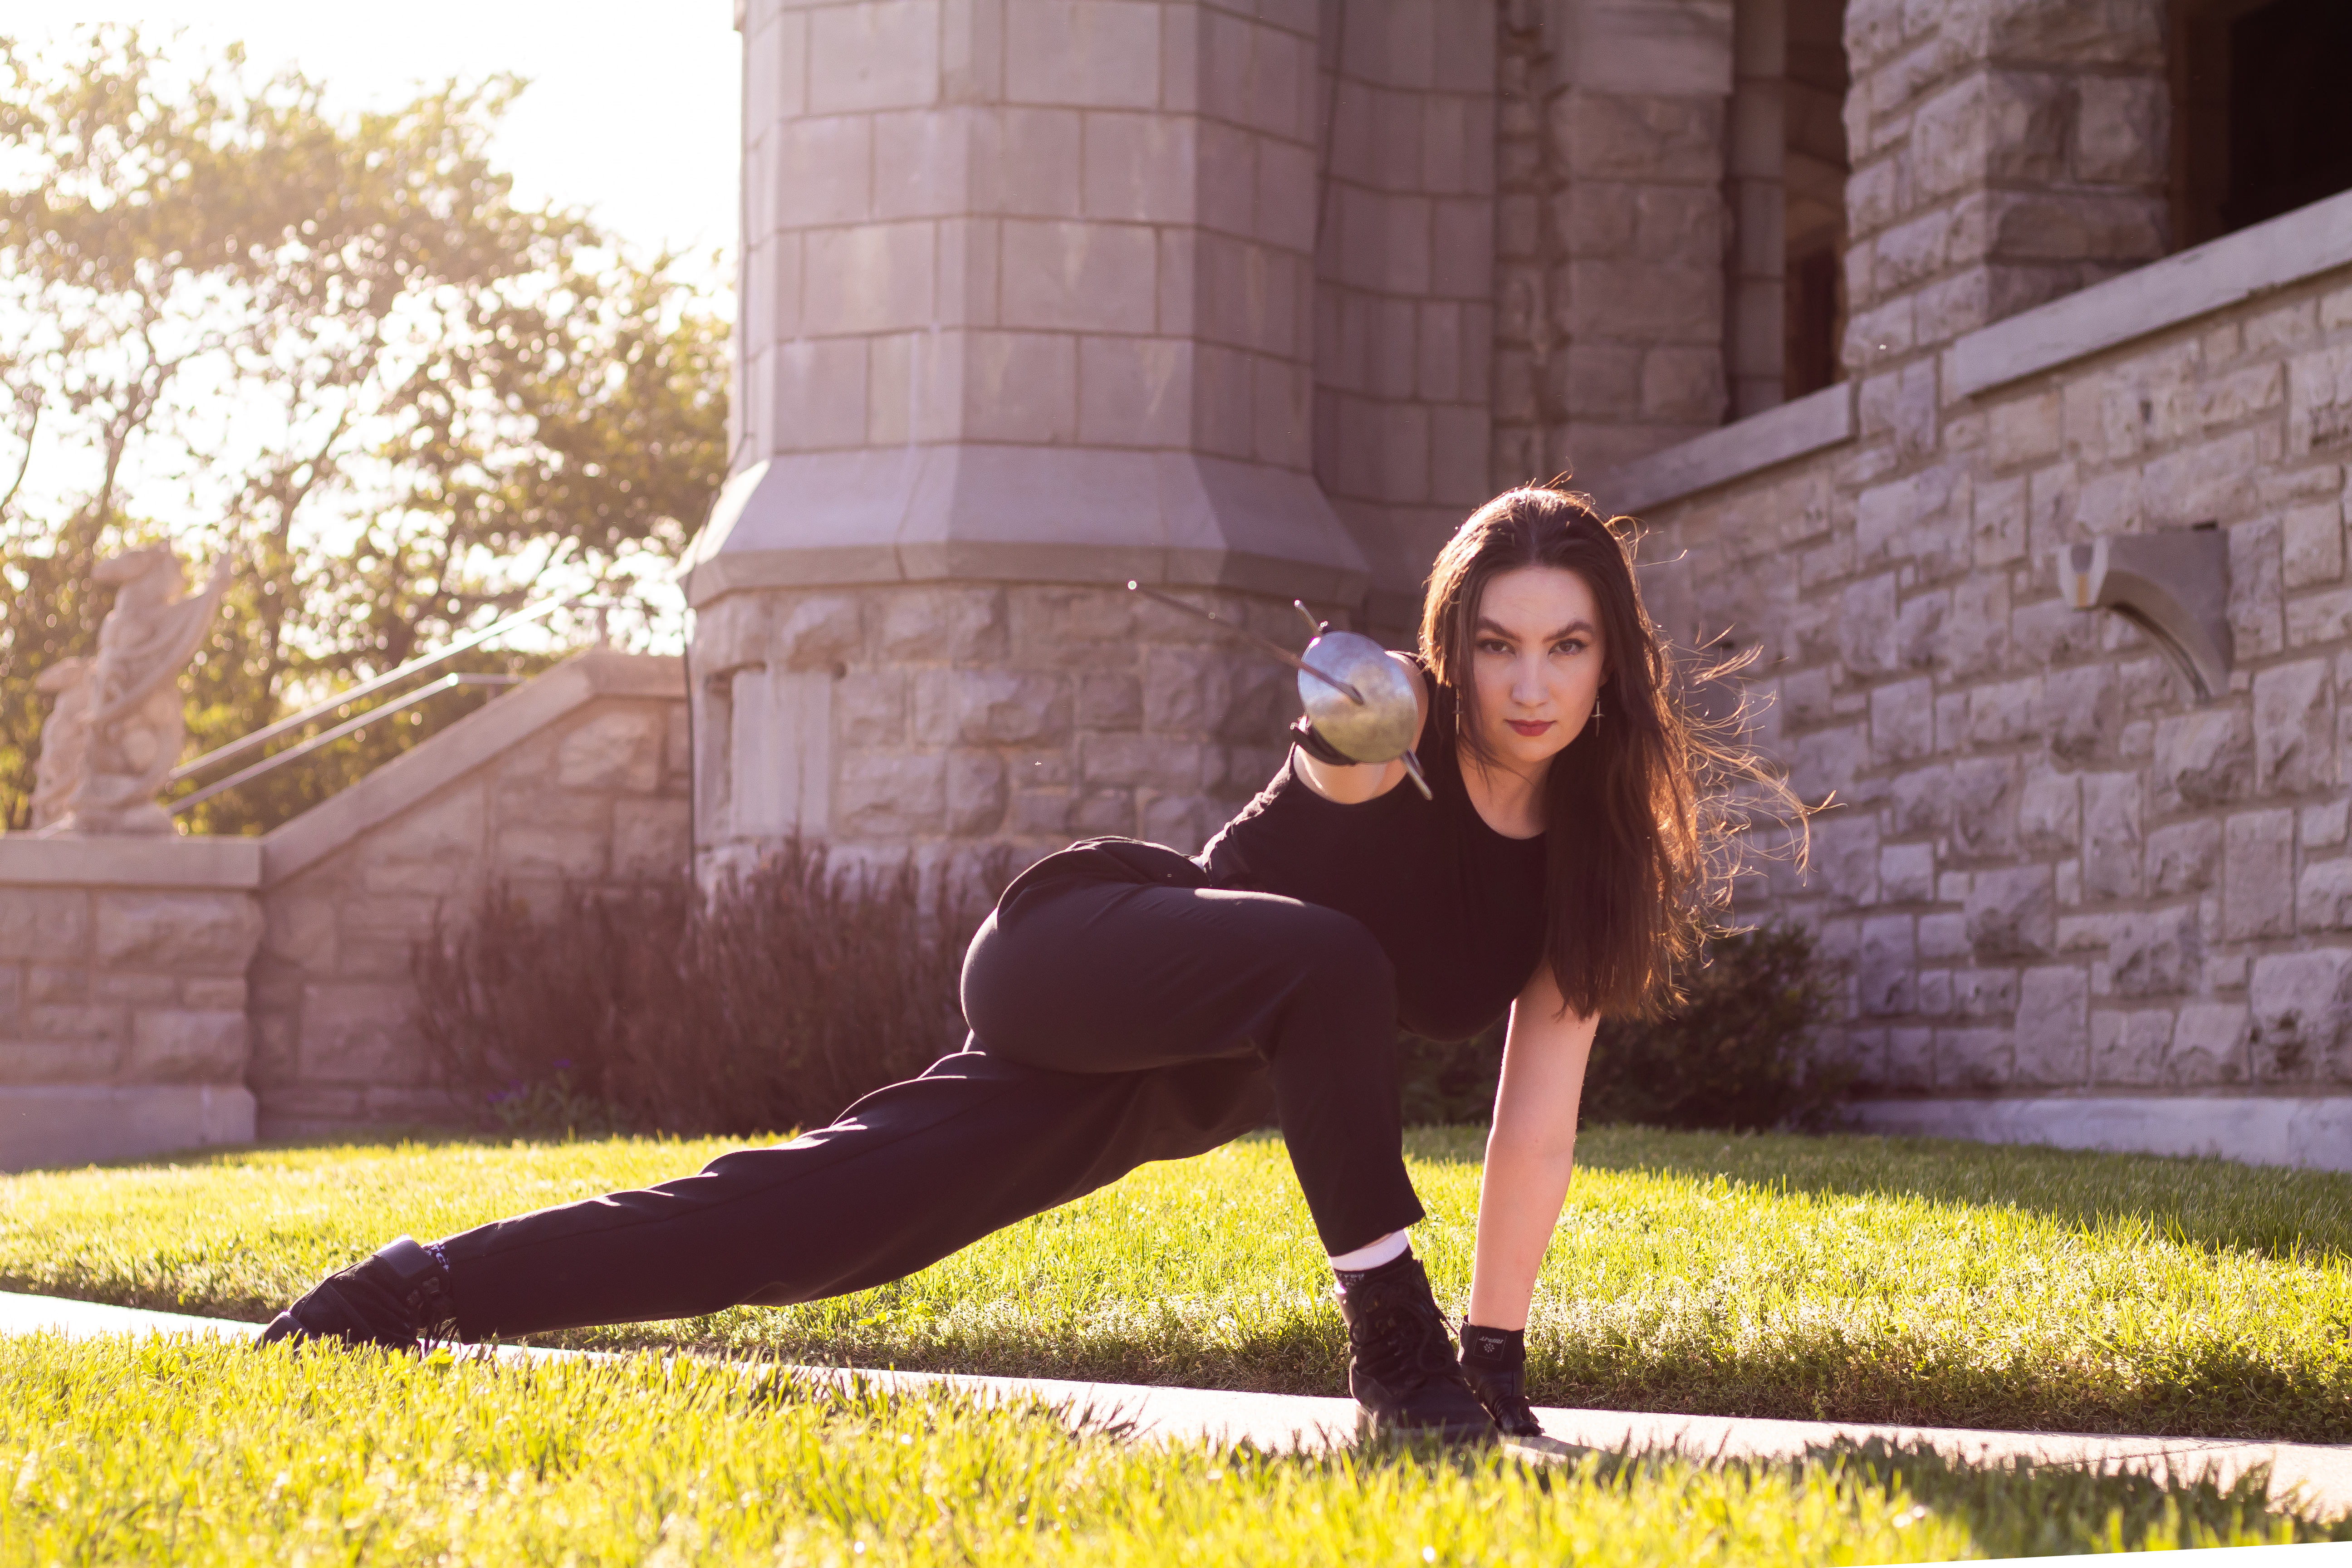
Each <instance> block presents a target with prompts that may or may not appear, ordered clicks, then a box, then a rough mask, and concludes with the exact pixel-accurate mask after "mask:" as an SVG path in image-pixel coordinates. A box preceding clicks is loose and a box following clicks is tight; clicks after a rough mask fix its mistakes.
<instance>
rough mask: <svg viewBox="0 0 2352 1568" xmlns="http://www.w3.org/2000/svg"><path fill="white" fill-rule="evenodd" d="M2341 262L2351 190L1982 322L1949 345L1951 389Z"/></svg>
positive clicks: (2157, 326) (1974, 390) (2105, 344)
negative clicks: (2020, 312) (1987, 324)
mask: <svg viewBox="0 0 2352 1568" xmlns="http://www.w3.org/2000/svg"><path fill="white" fill-rule="evenodd" d="M2347 266H2352V191H2347V192H2345V193H2344V194H2343V195H2335V196H2330V197H2328V198H2327V199H2326V200H2325V201H2318V202H2314V203H2312V204H2311V205H2309V206H2307V207H2298V208H2296V209H2295V210H2294V212H2291V213H2287V214H2285V215H2284V216H2280V217H2274V218H2272V219H2271V220H2270V221H2269V222H2267V223H2258V224H2256V225H2255V226H2253V227H2252V228H2245V229H2240V230H2239V231H2238V232H2237V233H2235V234H2231V235H2224V236H2222V237H2221V238H2220V239H2216V240H2211V241H2209V242H2208V243H2206V244H2204V245H2200V246H2198V247H2196V248H2195V249H2193V250H2184V251H2182V252H2181V253H2180V254H2179V255H2178V256H2171V257H2167V258H2165V259H2164V260H2162V261H2152V262H2150V263H2148V264H2147V266H2145V267H2142V268H2137V270H2135V271H2131V272H2126V273H2125V274H2124V275H2123V276H2122V277H2120V278H2111V279H2108V280H2107V281H2106V282H2105V283H2095V284H2093V285H2092V286H2091V287H2089V288H2088V289H2079V290H2077V291H2076V292H2074V293H2072V294H2069V295H2067V296H2066V297H2065V298H2064V299H2063V300H2052V301H2051V302H2050V303H2049V304H2047V305H2043V306H2040V307H2038V308H2037V309H2034V310H2028V311H2026V312H2025V313H2024V314H2023V315H2020V316H2011V317H2010V318H2009V319H2008V320H2007V321H1996V322H1995V323H1993V324H1992V325H1991V326H1990V327H1983V328H1979V330H1978V331H1973V332H1970V333H1969V334H1968V335H1967V336H1966V337H1964V338H1961V339H1959V340H1958V342H1954V343H1953V344H1952V348H1951V362H1950V366H1949V373H1950V387H1951V391H1952V394H1953V395H1955V396H1959V397H1973V396H1974V395H1977V394H1978V393H1980V392H1989V391H1990V390H1992V389H1993V388H1995V387H2000V386H2006V385H2007V384H2010V383H2011V382H2013V381H2020V380H2022V379H2023V378H2025V377H2026V376H2029V375H2032V374H2036V373H2037V372H2040V371H2045V370H2051V369H2053V368H2055V367H2056V366H2059V365H2062V364H2064V363H2067V362H2068V361H2070V360H2078V359H2084V358H2087V357H2089V356H2090V355H2092V354H2095V353H2099V352H2100V351H2101V350H2103V349H2111V348H2114V347H2116V345H2117V344H2119V343H2127V342H2131V341H2132V340H2134V339H2135V338H2144V337H2147V336H2148V335H2149V334H2150V333H2153V332H2160V331H2164V330H2165V329H2166V328H2168V327H2177V326H2179V324H2180V323H2181V322H2183V321H2194V320H2195V319H2196V318H2197V317H2199V316H2203V315H2209V314H2210V313H2211V312H2213V311H2215V310H2223V309H2226V308H2227V307H2229V306H2231V305H2236V304H2242V303H2243V302H2244V301H2246V300H2251V299H2253V298H2254V297H2255V296H2256V295H2259V294H2265V293H2268V292H2270V291H2272V290H2273V289H2284V288H2287V287H2289V286H2291V285H2293V284H2296V283H2300V282H2302V281H2304V280H2305V279H2308V278H2315V277H2317V276H2318V275H2319V274H2321V273H2323V272H2328V271H2332V270H2334V269H2335V268H2339V267H2347Z"/></svg>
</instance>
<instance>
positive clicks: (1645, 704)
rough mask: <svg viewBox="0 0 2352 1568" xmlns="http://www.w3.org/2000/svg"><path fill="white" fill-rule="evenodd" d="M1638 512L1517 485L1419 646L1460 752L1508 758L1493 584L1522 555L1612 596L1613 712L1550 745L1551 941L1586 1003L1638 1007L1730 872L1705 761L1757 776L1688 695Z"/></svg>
mask: <svg viewBox="0 0 2352 1568" xmlns="http://www.w3.org/2000/svg"><path fill="white" fill-rule="evenodd" d="M1632 533H1633V522H1632V520H1631V519H1627V518H1618V519H1613V520H1611V521H1603V520H1602V519H1601V514H1600V513H1599V512H1598V511H1596V510H1594V509H1593V505H1592V502H1591V498H1589V497H1587V496H1583V495H1579V494H1576V493H1574V492H1571V491H1567V490H1560V489H1547V488H1543V487H1538V486H1528V487H1527V488H1524V489H1515V490H1507V491H1505V492H1504V493H1503V494H1501V495H1499V496H1496V498H1495V499H1494V500H1490V501H1488V502H1487V503H1486V505H1485V506H1482V507H1480V508H1479V509H1478V510H1476V511H1475V512H1473V513H1471V514H1470V519H1469V521H1466V522H1465V523H1464V524H1463V525H1462V527H1461V528H1460V530H1459V531H1456V532H1455V533H1454V537H1453V539H1452V540H1451V541H1449V542H1447V544H1446V546H1445V548H1444V550H1443V551H1441V552H1439V553H1438V557H1437V564H1436V565H1435V566H1434V567H1433V569H1432V570H1431V572H1430V576H1429V592H1428V595H1427V596H1426V597H1425V598H1424V599H1423V605H1422V617H1421V654H1422V658H1424V659H1426V660H1427V661H1428V663H1429V667H1430V669H1431V670H1432V672H1433V674H1434V675H1435V676H1436V678H1437V679H1439V680H1440V681H1442V682H1444V684H1445V685H1446V686H1447V687H1449V688H1451V689H1452V690H1453V692H1454V724H1455V729H1456V745H1457V747H1458V752H1457V754H1458V755H1460V756H1462V757H1463V758H1464V759H1465V762H1468V761H1476V762H1479V763H1486V764H1488V765H1492V764H1494V763H1496V761H1497V760H1498V759H1496V756H1495V755H1494V752H1493V750H1492V748H1491V747H1489V746H1488V745H1487V744H1486V739H1485V732H1484V729H1483V727H1482V725H1481V724H1480V722H1479V717H1480V715H1479V703H1478V685H1477V681H1476V679H1475V678H1474V677H1473V674H1472V669H1473V664H1472V660H1473V658H1474V657H1475V653H1474V650H1475V646H1476V642H1477V635H1478V634H1477V621H1478V607H1479V604H1480V601H1481V600H1482V599H1483V598H1484V596H1485V595H1486V584H1488V583H1490V582H1492V581H1493V580H1494V579H1495V578H1496V577H1497V576H1499V575H1500V574H1503V573H1506V572H1512V571H1517V570H1518V569H1520V568H1522V567H1528V566H1554V567H1559V568H1562V569H1564V570H1566V571H1570V572H1573V573H1575V574H1577V575H1578V576H1579V577H1580V578H1582V579H1583V580H1584V582H1585V583H1586V584H1587V585H1589V586H1590V587H1591V590H1592V596H1593V599H1594V600H1595V601H1596V602H1597V603H1598V605H1600V610H1601V652H1602V657H1603V658H1605V659H1606V660H1607V666H1606V669H1605V671H1604V673H1603V675H1602V678H1601V689H1600V707H1601V715H1602V717H1601V722H1599V723H1598V724H1593V723H1588V724H1586V726H1585V727H1584V730H1583V731H1582V732H1581V733H1580V734H1579V735H1578V736H1577V737H1576V739H1575V740H1574V741H1571V742H1569V744H1568V747H1567V748H1566V749H1565V750H1564V751H1562V752H1559V754H1558V755H1557V756H1555V757H1553V758H1552V759H1551V763H1550V768H1549V773H1548V775H1547V777H1546V779H1545V781H1544V784H1543V797H1544V822H1545V827H1546V832H1545V839H1546V849H1545V855H1546V880H1545V900H1546V903H1547V906H1548V908H1547V910H1546V920H1545V927H1546V929H1545V933H1544V952H1545V953H1546V955H1547V956H1548V957H1549V960H1550V962H1551V968H1552V974H1553V976H1554V977H1555V978H1556V979H1557V980H1558V981H1559V991H1560V994H1561V995H1562V996H1563V997H1565V998H1566V999H1567V1002H1568V1005H1569V1007H1570V1009H1571V1010H1573V1011H1575V1012H1577V1013H1580V1014H1594V1013H1608V1014H1614V1015H1619V1016H1626V1015H1632V1016H1643V1015H1647V1014H1650V1013H1653V1012H1654V1011H1655V1010H1656V1008H1657V1006H1658V1005H1659V1004H1660V1003H1661V1002H1663V1001H1664V1000H1667V999H1669V997H1670V996H1671V994H1672V990H1673V984H1674V974H1675V966H1676V964H1677V963H1678V962H1679V961H1681V960H1684V959H1685V958H1687V957H1688V956H1689V955H1690V954H1691V952H1692V951H1693V949H1694V948H1695V947H1696V944H1697V942H1698V939H1699V937H1700V935H1701V934H1702V932H1703V929H1704V926H1705V922H1706V911H1707V910H1709V909H1711V908H1712V907H1714V906H1715V905H1716V904H1717V903H1719V902H1721V901H1722V897H1723V892H1724V888H1725V885H1726V880H1727V879H1725V878H1724V877H1723V876H1721V875H1719V874H1717V870H1718V868H1717V866H1716V865H1715V864H1714V863H1713V859H1712V854H1711V851H1712V848H1713V846H1712V844H1711V842H1710V839H1711V838H1712V837H1714V835H1713V834H1711V833H1710V831H1709V829H1708V826H1707V825H1706V822H1705V821H1704V820H1703V817H1704V816H1705V814H1704V813H1703V811H1702V805H1703V795H1706V793H1707V784H1708V780H1707V777H1706V775H1708V774H1709V773H1714V772H1716V771H1718V770H1720V769H1723V768H1729V769H1730V770H1732V771H1733V772H1735V773H1739V774H1742V775H1745V776H1748V777H1751V778H1752V777H1757V776H1759V775H1758V774H1757V771H1756V769H1755V768H1754V766H1753V764H1752V763H1751V762H1749V761H1748V759H1747V758H1746V757H1745V756H1744V755H1743V754H1742V753H1741V752H1739V750H1738V748H1737V747H1736V746H1734V745H1730V744H1727V742H1725V741H1724V740H1723V739H1722V738H1721V737H1720V736H1719V735H1718V734H1716V733H1713V732H1711V728H1712V727H1711V726H1709V725H1708V724H1706V723H1705V722H1702V721H1697V720H1696V719H1694V717H1693V716H1692V715H1691V714H1690V713H1689V712H1688V711H1687V710H1685V706H1684V703H1683V700H1682V696H1681V692H1680V689H1679V688H1680V684H1681V683H1680V682H1679V681H1678V679H1677V671H1676V669H1675V663H1674V661H1673V659H1672V658H1670V657H1669V655H1668V652H1667V649H1666V645H1665V639H1664V637H1661V636H1660V635H1659V633H1658V629H1657V627H1656V626H1655V625H1654V623H1653V622H1652V621H1651V619H1650V616H1649V612H1648V611H1647V610H1646V609H1644V608H1643V605H1642V591H1641V588H1640V585H1639V584H1637V583H1636V582H1635V580H1634V576H1633V562H1632V558H1631V557H1632V551H1633V538H1632ZM1719 673H1720V672H1719V671H1706V672H1704V673H1703V675H1702V677H1701V678H1702V679H1704V678H1706V676H1713V675H1717V674H1719ZM1768 782H1769V781H1768Z"/></svg>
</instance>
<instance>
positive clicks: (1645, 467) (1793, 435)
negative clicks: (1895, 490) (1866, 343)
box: [1585, 381, 1854, 512]
mask: <svg viewBox="0 0 2352 1568" xmlns="http://www.w3.org/2000/svg"><path fill="white" fill-rule="evenodd" d="M1853 428H1854V423H1853V383H1851V382H1843V381H1841V382H1839V383H1837V384H1835V385H1832V386H1825V387H1823V388H1822V389H1821V390H1820V391H1819V392H1815V393H1811V394H1808V395H1805V396H1803V397H1800V398H1798V399H1797V400H1796V401H1795V402H1793V403H1783V404H1782V405H1780V407H1778V408H1772V409H1767V410H1766V411H1765V412H1763V413H1761V414H1751V415H1749V416H1748V417H1747V418H1745V419H1742V420H1740V421H1739V422H1738V424H1736V425H1727V426H1724V427H1723V428H1722V429H1720V430H1710V431H1708V432H1707V433H1706V435H1704V436H1700V437H1694V438H1693V439H1691V440H1688V441H1684V442H1680V443H1678V444H1677V445H1675V446H1672V447H1667V448H1665V450H1664V451H1662V452H1653V453H1651V454H1650V455H1649V456H1648V457H1646V458H1641V459H1640V460H1638V461H1636V462H1631V463H1628V464H1626V465H1625V466H1624V467H1623V468H1613V469H1611V470H1610V471H1608V472H1607V473H1603V474H1599V475H1596V476H1594V478H1593V479H1592V482H1591V484H1590V485H1589V486H1587V487H1585V488H1586V489H1590V490H1591V493H1592V498H1593V499H1594V500H1597V501H1599V502H1600V503H1601V510H1603V511H1609V512H1640V511H1642V510H1644V509H1646V508H1649V507H1654V506H1656V505H1658V504H1660V503H1661V502H1664V501H1670V500H1681V499H1682V498H1683V497H1685V496H1687V495H1695V494H1696V493H1697V492H1698V491H1700V490H1706V489H1714V488H1715V487H1716V486H1717V485H1723V484H1729V483H1730V482H1731V481H1732V480H1734V479H1746V478H1747V477H1748V475H1750V474H1753V473H1759V472H1761V471H1762V470H1763V469H1766V468H1775V467H1778V466H1779V465H1780V464H1782V463H1786V462H1789V461H1790V460H1792V459H1794V458H1802V457H1806V456H1808V455H1810V454H1811V453H1814V452H1819V451H1821V450H1822V449H1823V448H1825V447H1835V446H1838V445H1840V444H1841V443H1843V442H1846V441H1851V440H1853Z"/></svg>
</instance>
